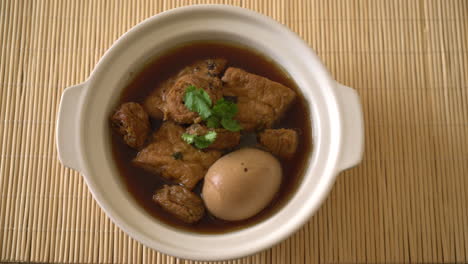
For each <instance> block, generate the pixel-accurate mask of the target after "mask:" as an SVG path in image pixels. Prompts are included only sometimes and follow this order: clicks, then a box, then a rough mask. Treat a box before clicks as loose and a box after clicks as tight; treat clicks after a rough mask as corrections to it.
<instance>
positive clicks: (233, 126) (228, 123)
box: [221, 118, 242, 132]
mask: <svg viewBox="0 0 468 264" xmlns="http://www.w3.org/2000/svg"><path fill="white" fill-rule="evenodd" d="M221 124H222V125H223V127H224V128H225V129H227V130H229V131H232V132H237V131H239V130H241V129H242V127H241V125H240V124H239V122H237V120H234V119H232V118H223V119H221Z"/></svg>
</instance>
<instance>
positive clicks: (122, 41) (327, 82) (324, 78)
mask: <svg viewBox="0 0 468 264" xmlns="http://www.w3.org/2000/svg"><path fill="white" fill-rule="evenodd" d="M197 11H221V12H228V13H232V14H234V15H239V16H248V17H250V18H252V19H254V20H256V21H260V22H261V23H264V24H269V26H270V27H273V28H275V29H276V30H279V31H281V34H284V35H285V36H286V37H288V38H291V39H294V41H296V42H301V43H302V45H303V46H304V47H307V50H308V54H307V56H309V57H310V58H312V59H313V60H312V61H311V62H310V63H313V64H314V65H315V66H316V68H315V69H314V71H315V72H316V75H320V76H321V80H320V81H321V82H322V84H324V86H327V87H328V88H330V89H329V91H328V93H329V94H328V96H329V97H328V98H329V99H331V100H330V102H328V103H329V104H330V106H329V107H330V108H334V109H332V111H334V112H333V116H334V117H335V118H336V120H335V125H336V126H335V127H336V128H337V129H338V132H337V133H338V135H339V136H338V137H337V138H336V139H335V140H336V142H333V144H334V149H336V150H339V149H340V148H341V145H342V139H341V122H342V119H341V114H340V109H339V107H338V103H337V99H336V94H335V91H334V89H333V86H334V81H333V79H332V78H331V76H330V74H329V73H328V71H327V70H326V68H325V67H324V66H323V64H322V63H321V61H320V59H319V58H318V57H317V55H316V54H315V53H314V52H313V51H312V49H310V47H308V45H307V43H305V42H304V41H303V40H302V39H301V38H300V37H299V36H298V35H296V34H295V33H293V32H292V31H291V30H290V29H288V28H287V27H286V26H284V25H282V24H280V23H279V22H277V21H275V20H273V19H272V18H270V17H267V16H265V15H262V14H259V13H257V12H254V11H251V10H249V9H245V8H241V7H235V6H230V5H218V4H214V5H213V4H206V5H192V6H184V7H179V8H175V9H171V10H167V11H164V12H162V13H159V14H157V15H155V16H152V17H150V18H148V19H146V20H144V21H142V22H140V23H139V24H137V25H135V26H134V27H132V28H131V29H130V30H129V31H127V32H126V33H124V34H123V35H122V36H121V37H119V39H118V40H117V41H115V42H114V44H113V45H112V46H111V47H110V48H109V50H107V51H106V53H105V54H104V55H103V56H102V58H101V59H100V60H99V62H98V63H97V64H96V67H95V69H94V70H93V72H92V73H91V75H90V77H89V79H88V81H87V83H88V85H89V86H92V85H93V83H94V82H95V81H96V79H98V77H99V75H100V74H101V72H102V71H104V70H105V67H106V64H108V61H110V60H111V58H112V57H113V56H117V54H115V53H116V50H117V47H119V46H122V45H126V44H128V43H127V42H128V41H129V39H131V38H133V37H136V36H137V35H138V33H139V32H140V31H142V30H143V29H144V28H145V27H148V26H149V25H150V24H153V23H157V22H158V21H160V20H162V19H165V18H168V17H170V16H173V15H180V14H183V13H186V12H197ZM304 50H305V49H304ZM90 90H91V89H87V91H86V93H85V94H84V96H83V97H82V99H81V102H82V105H83V104H84V103H85V102H86V101H87V100H89V98H90V97H91V96H92V93H91V92H90ZM81 112H82V113H83V112H84V110H83V109H81ZM83 116H84V115H81V118H80V121H79V122H80V123H79V124H80V125H79V126H80V128H81V130H82V129H84V126H83V125H82V124H84V121H83ZM83 135H84V133H81V138H80V141H81V142H83V137H84V136H83ZM81 142H80V143H81ZM80 145H82V144H80ZM77 152H78V153H79V155H78V159H79V162H80V164H82V166H83V168H82V170H83V171H82V172H83V174H84V178H85V181H86V183H87V185H88V186H89V189H90V191H91V193H92V195H93V197H94V198H95V200H96V201H97V202H98V204H99V206H100V207H101V208H102V209H103V210H104V211H105V212H106V215H107V216H108V217H109V218H110V219H111V220H112V221H113V222H114V223H115V224H116V225H117V226H119V227H120V228H121V229H122V230H124V231H125V232H126V233H127V234H128V235H129V236H131V237H132V238H134V239H136V240H138V241H140V242H142V243H143V244H145V245H147V246H149V247H152V248H154V249H156V250H158V251H160V252H163V253H165V254H169V255H172V256H177V257H181V258H185V259H196V260H226V259H233V258H239V257H243V256H247V255H251V254H254V253H256V252H258V251H260V250H262V249H265V248H268V247H271V246H273V245H274V244H276V243H278V242H280V241H282V240H284V239H285V238H287V237H288V236H289V235H291V234H292V233H293V232H295V231H296V230H297V229H299V228H300V227H301V226H302V225H303V224H304V223H305V222H306V221H307V220H308V219H309V218H310V216H311V215H312V214H313V213H314V212H315V211H316V210H317V209H318V207H319V206H320V205H321V204H322V202H323V200H324V199H325V198H326V196H327V194H328V192H329V191H330V189H331V187H332V185H333V183H334V180H335V178H336V174H337V173H338V172H339V170H338V169H337V168H334V167H333V164H336V163H337V160H338V156H339V155H338V153H337V152H336V153H330V154H329V155H330V157H329V159H330V162H329V163H330V164H332V165H330V164H328V165H327V169H326V171H325V170H324V173H323V174H324V175H325V176H327V177H325V176H323V175H322V177H321V179H320V185H321V186H320V188H317V189H318V190H320V192H317V193H314V194H313V195H314V197H315V202H314V203H313V206H311V207H310V208H308V209H307V210H305V209H304V210H305V212H302V216H301V217H296V218H295V219H293V220H294V221H291V223H290V224H289V225H287V226H283V227H282V228H281V232H280V231H278V232H277V235H276V237H275V238H274V239H272V240H270V241H263V243H257V245H256V246H251V247H249V248H245V249H244V250H243V251H242V252H229V251H226V252H225V253H223V255H216V256H206V255H200V254H193V253H186V252H183V249H182V250H181V249H179V250H174V249H173V248H171V247H165V246H164V245H160V244H159V245H157V246H155V243H154V241H151V239H149V238H147V237H145V236H142V235H141V234H138V232H137V231H135V229H133V228H132V227H131V226H128V225H127V224H126V223H124V222H122V221H120V219H119V217H118V214H117V213H115V211H114V210H113V209H112V206H110V205H109V204H107V203H106V202H104V201H103V199H102V197H101V195H100V193H98V192H96V191H95V190H96V186H95V183H94V182H93V180H92V179H91V178H90V177H89V175H88V173H87V168H86V166H87V164H88V163H89V160H87V157H86V155H85V153H84V150H83V149H82V148H79V149H77ZM306 176H307V175H304V178H305V177H306ZM311 196H312V195H311ZM304 210H303V211H304ZM156 244H157V243H156Z"/></svg>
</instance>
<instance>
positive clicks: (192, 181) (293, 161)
mask: <svg viewBox="0 0 468 264" xmlns="http://www.w3.org/2000/svg"><path fill="white" fill-rule="evenodd" d="M256 69H257V70H256ZM252 70H253V71H252ZM297 91H298V90H297V87H296V86H295V84H294V83H293V82H292V81H291V79H290V78H289V77H288V76H287V75H285V74H284V72H283V71H282V70H281V69H279V68H278V67H277V66H276V65H275V64H274V63H272V62H271V61H268V60H267V59H265V58H264V57H262V56H259V55H258V54H256V53H254V52H252V51H250V50H246V49H244V48H239V47H235V46H229V45H225V44H220V43H195V44H191V45H188V46H183V47H180V48H177V49H175V50H174V51H172V52H170V53H168V54H167V55H163V56H162V57H160V58H158V59H157V60H156V61H155V63H153V64H151V65H150V66H147V69H145V70H143V72H142V73H140V74H139V75H138V76H137V77H136V79H135V81H134V82H133V83H131V84H130V85H129V86H128V88H127V89H126V90H125V91H124V93H123V94H122V98H121V104H120V105H118V106H117V107H116V109H115V111H114V112H113V113H112V115H111V117H110V120H111V124H112V128H113V131H115V133H114V134H113V138H112V143H113V155H114V159H115V160H116V165H117V166H118V167H119V171H120V173H121V175H122V176H123V178H124V181H125V182H126V184H127V187H128V188H129V191H130V193H131V194H132V195H133V196H134V197H135V198H136V200H137V201H138V202H139V203H140V204H141V205H142V206H143V207H144V208H145V209H146V210H147V211H148V212H149V213H151V214H152V215H154V216H156V217H157V218H159V219H161V220H163V221H165V222H167V223H169V224H171V225H176V226H178V227H181V228H185V229H189V230H191V231H194V232H224V231H228V230H232V229H236V228H240V227H242V226H246V225H249V224H253V223H255V222H256V221H260V220H261V219H264V218H265V217H268V215H271V214H272V213H274V212H275V211H276V210H278V209H279V208H280V207H281V206H282V204H284V203H285V201H286V200H287V199H288V197H289V195H290V194H291V193H292V192H293V190H294V189H295V188H296V186H297V184H298V182H299V180H300V176H301V174H302V171H303V170H304V168H305V166H306V162H305V161H306V160H307V157H308V155H309V152H310V147H311V139H310V138H309V137H310V136H309V135H310V121H309V118H308V109H307V107H306V102H305V100H304V99H303V97H302V95H301V94H300V93H298V92H297ZM297 131H302V133H300V134H299V133H297ZM303 135H307V136H303ZM252 138H253V139H254V141H252ZM255 139H256V142H255ZM126 146H127V147H126ZM245 147H256V148H259V149H263V150H266V151H269V152H270V153H271V154H272V155H274V156H275V157H276V159H278V160H279V161H280V164H281V167H282V170H283V174H284V176H283V179H282V183H281V187H280V189H279V191H277V194H276V195H275V197H274V198H273V201H271V202H270V205H269V206H267V207H266V208H265V209H263V210H262V211H261V212H260V213H257V214H256V215H255V216H254V217H250V218H249V219H246V220H242V221H235V222H229V221H224V220H221V219H218V218H216V217H215V216H213V214H211V213H210V212H209V211H206V208H205V205H204V201H203V196H202V193H201V186H202V185H203V183H204V180H203V179H204V177H205V175H206V173H207V171H208V169H209V168H210V167H211V165H213V164H214V163H215V162H216V161H217V160H218V159H219V158H221V157H222V156H224V155H226V154H228V153H231V152H233V151H236V150H238V149H241V148H245ZM246 170H247V168H246ZM231 174H232V171H231ZM252 177H255V176H252ZM252 188H254V187H253V186H252ZM258 188H261V186H258ZM249 189H251V188H249ZM275 192H276V191H275Z"/></svg>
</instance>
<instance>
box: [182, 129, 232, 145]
mask: <svg viewBox="0 0 468 264" xmlns="http://www.w3.org/2000/svg"><path fill="white" fill-rule="evenodd" d="M212 130H214V131H216V140H215V141H214V142H213V143H211V145H209V146H208V149H218V150H223V149H231V148H234V147H235V146H237V145H239V142H240V132H232V131H229V130H227V129H223V128H216V129H212V128H208V127H206V126H203V125H200V124H193V125H191V126H189V127H188V128H187V131H186V132H187V133H188V134H192V135H198V136H202V135H205V134H206V133H208V132H209V131H212Z"/></svg>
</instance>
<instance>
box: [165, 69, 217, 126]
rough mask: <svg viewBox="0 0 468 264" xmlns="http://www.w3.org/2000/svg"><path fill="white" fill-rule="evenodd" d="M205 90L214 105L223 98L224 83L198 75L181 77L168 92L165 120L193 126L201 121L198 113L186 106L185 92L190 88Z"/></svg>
mask: <svg viewBox="0 0 468 264" xmlns="http://www.w3.org/2000/svg"><path fill="white" fill-rule="evenodd" d="M192 85H193V86H195V87H196V88H198V89H203V90H205V92H206V93H207V94H208V95H209V96H210V98H211V101H212V102H213V103H214V102H216V101H218V100H219V99H221V98H222V97H223V91H222V85H223V84H222V82H221V80H220V79H219V78H216V77H214V78H211V77H208V78H205V77H200V76H199V75H197V74H188V75H184V76H182V77H180V78H179V79H178V80H177V82H176V83H175V84H174V85H173V86H172V87H171V88H170V89H169V90H168V91H167V94H166V107H165V115H167V117H166V116H165V119H166V118H167V119H171V120H174V121H176V122H177V123H182V124H192V123H197V122H200V121H201V118H200V117H199V116H198V113H195V112H192V111H190V110H189V109H188V108H187V107H186V106H185V104H184V95H185V90H186V89H187V87H189V86H192Z"/></svg>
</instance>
